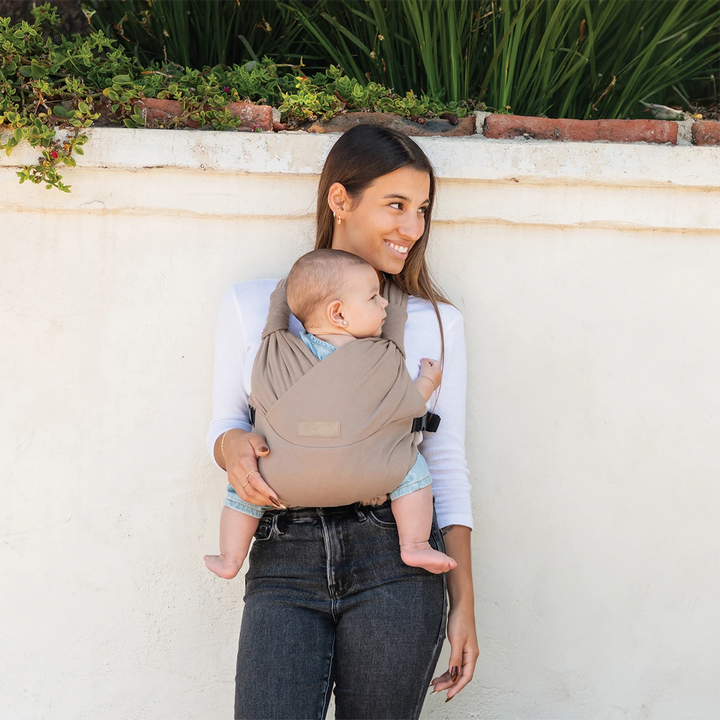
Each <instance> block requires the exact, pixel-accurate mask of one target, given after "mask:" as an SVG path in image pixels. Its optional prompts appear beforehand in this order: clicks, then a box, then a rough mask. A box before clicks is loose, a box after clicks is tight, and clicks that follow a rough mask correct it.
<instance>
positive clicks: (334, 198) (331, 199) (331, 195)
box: [328, 182, 349, 214]
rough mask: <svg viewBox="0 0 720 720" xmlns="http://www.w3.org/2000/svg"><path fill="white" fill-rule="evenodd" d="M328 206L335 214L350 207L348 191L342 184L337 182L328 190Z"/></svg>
mask: <svg viewBox="0 0 720 720" xmlns="http://www.w3.org/2000/svg"><path fill="white" fill-rule="evenodd" d="M328 205H330V210H331V211H332V213H333V214H335V213H337V212H343V211H344V210H347V208H348V207H349V200H348V194H347V190H345V186H344V185H343V184H342V183H339V182H336V183H333V184H332V185H331V186H330V189H329V190H328Z"/></svg>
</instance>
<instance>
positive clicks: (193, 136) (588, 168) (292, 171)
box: [0, 128, 720, 188]
mask: <svg viewBox="0 0 720 720" xmlns="http://www.w3.org/2000/svg"><path fill="white" fill-rule="evenodd" d="M708 132H709V131H708ZM88 136H89V142H88V143H87V145H86V146H85V155H84V156H82V157H78V158H77V163H78V169H82V168H106V169H118V170H120V169H122V170H141V169H147V168H175V169H183V170H195V171H199V172H211V173H232V174H237V173H247V174H259V175H278V174H282V175H318V174H319V173H320V171H321V168H322V164H323V162H324V160H325V157H326V155H327V153H328V152H329V150H330V148H331V147H332V145H333V143H334V142H335V140H336V139H337V138H338V137H339V135H337V134H326V135H325V134H309V133H305V132H302V131H294V132H280V133H233V132H216V131H193V130H152V129H137V130H131V129H127V128H91V129H90V130H89V131H88ZM415 140H416V141H417V143H418V144H419V145H420V146H421V147H423V149H424V150H425V151H426V152H427V154H428V156H429V157H430V160H431V161H432V163H433V165H434V167H435V170H436V172H437V175H438V177H439V178H440V179H457V180H475V181H486V182H514V183H518V182H528V183H538V182H540V183H542V184H548V183H559V184H562V185H568V184H587V183H593V184H601V185H615V186H635V187H657V186H668V185H675V186H686V187H693V188H701V187H707V188H717V187H720V173H718V171H717V169H718V167H720V146H716V147H694V146H673V145H657V144H644V143H634V144H615V143H598V142H592V143H563V142H555V141H552V140H549V141H542V140H537V141H532V142H522V141H518V140H507V139H489V138H485V137H484V136H483V135H479V134H478V135H473V136H468V137H456V138H443V137H419V138H415ZM37 157H38V150H37V149H36V148H32V147H30V146H29V145H28V144H27V143H22V144H21V145H19V146H18V147H17V148H15V149H14V151H13V153H12V155H10V157H6V156H5V155H3V156H2V157H0V172H2V171H5V172H7V171H8V170H10V169H11V168H18V167H20V166H22V165H26V164H31V163H34V162H36V160H37ZM63 170H64V172H63V175H64V180H65V181H66V182H67V183H68V184H72V182H73V180H72V178H73V175H74V173H76V172H77V170H76V169H72V168H64V169H63Z"/></svg>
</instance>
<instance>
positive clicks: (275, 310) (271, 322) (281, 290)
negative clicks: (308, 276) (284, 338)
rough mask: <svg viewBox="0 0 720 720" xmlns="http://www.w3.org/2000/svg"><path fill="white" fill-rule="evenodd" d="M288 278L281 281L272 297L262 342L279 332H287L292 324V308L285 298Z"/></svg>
mask: <svg viewBox="0 0 720 720" xmlns="http://www.w3.org/2000/svg"><path fill="white" fill-rule="evenodd" d="M285 282H286V278H283V279H282V280H280V282H279V283H278V284H277V285H276V287H275V289H274V290H273V291H272V294H271V295H270V310H269V311H268V317H267V322H266V323H265V329H264V330H263V332H262V336H261V340H264V339H265V338H266V337H267V336H268V335H271V334H272V333H274V332H277V331H278V330H287V329H288V325H289V323H290V308H289V307H288V304H287V297H286V296H285Z"/></svg>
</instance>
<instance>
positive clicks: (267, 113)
mask: <svg viewBox="0 0 720 720" xmlns="http://www.w3.org/2000/svg"><path fill="white" fill-rule="evenodd" d="M137 105H138V107H139V109H140V112H141V113H142V115H143V117H144V118H145V126H146V127H157V126H160V127H167V126H168V125H169V124H170V123H171V122H172V121H173V120H174V119H175V118H178V117H181V116H182V114H183V106H182V103H181V102H180V101H179V100H158V99H157V98H146V99H145V100H141V101H139V102H138V103H137ZM205 109H206V110H207V109H209V106H208V107H206V108H205ZM227 109H228V110H229V111H230V113H231V114H232V115H234V116H235V117H239V118H240V119H241V124H240V125H239V126H238V128H237V129H238V130H244V131H246V132H248V131H253V130H255V129H257V128H260V129H261V130H265V131H266V132H271V131H272V129H273V122H272V106H271V105H253V104H252V103H245V102H238V103H228V105H227ZM183 124H184V125H187V127H190V128H197V127H199V124H198V122H197V121H195V120H186V121H185V122H184V123H183Z"/></svg>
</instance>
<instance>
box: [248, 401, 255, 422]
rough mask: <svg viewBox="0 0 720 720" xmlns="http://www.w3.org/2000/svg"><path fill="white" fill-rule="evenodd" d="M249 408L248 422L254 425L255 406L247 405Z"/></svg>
mask: <svg viewBox="0 0 720 720" xmlns="http://www.w3.org/2000/svg"><path fill="white" fill-rule="evenodd" d="M248 409H249V410H250V424H251V425H252V426H253V427H255V408H254V407H253V406H252V405H248Z"/></svg>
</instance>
